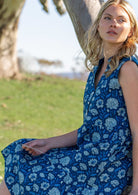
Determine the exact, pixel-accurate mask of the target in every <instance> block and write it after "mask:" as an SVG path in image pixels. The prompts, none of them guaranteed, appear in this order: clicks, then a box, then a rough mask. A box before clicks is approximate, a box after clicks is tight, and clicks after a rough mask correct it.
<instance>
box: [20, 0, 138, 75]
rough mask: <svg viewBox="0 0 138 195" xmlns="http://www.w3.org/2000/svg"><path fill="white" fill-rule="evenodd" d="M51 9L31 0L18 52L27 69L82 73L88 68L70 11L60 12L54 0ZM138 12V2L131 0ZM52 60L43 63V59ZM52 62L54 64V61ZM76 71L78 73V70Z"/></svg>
mask: <svg viewBox="0 0 138 195" xmlns="http://www.w3.org/2000/svg"><path fill="white" fill-rule="evenodd" d="M48 3H49V13H48V14H47V13H46V12H44V11H43V9H42V5H41V4H40V2H39V1H38V0H27V1H26V3H25V6H24V8H23V11H22V13H21V17H20V21H19V31H18V42H17V46H18V56H19V57H20V58H22V59H23V60H22V66H23V68H24V70H25V71H28V72H32V73H37V72H39V71H41V72H45V73H47V74H59V75H62V76H67V77H70V78H72V77H79V76H80V73H82V72H85V66H84V58H85V56H84V54H83V52H82V50H81V48H80V45H79V43H78V40H77V37H76V34H75V31H74V29H73V25H72V23H71V20H70V18H69V16H68V13H67V12H66V13H65V14H64V15H62V16H60V15H59V14H58V13H57V11H56V8H55V6H54V4H53V2H52V1H51V0H49V2H48ZM129 3H130V4H131V5H132V6H133V8H134V10H135V11H136V15H137V16H138V12H137V10H138V3H137V2H136V1H135V0H131V1H130V0H129ZM42 59H43V60H48V61H52V63H53V65H52V66H41V65H40V64H39V62H41V61H40V60H42ZM52 63H51V64H52ZM74 73H75V74H74Z"/></svg>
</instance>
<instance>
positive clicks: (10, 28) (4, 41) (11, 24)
mask: <svg viewBox="0 0 138 195" xmlns="http://www.w3.org/2000/svg"><path fill="white" fill-rule="evenodd" d="M39 1H40V3H41V4H42V5H43V9H44V10H45V11H46V12H48V0H39ZM63 2H64V4H65V7H66V9H67V11H68V13H69V16H70V18H71V20H72V23H73V26H74V29H75V32H76V34H77V37H78V40H79V43H80V45H81V47H82V49H83V50H84V52H85V47H84V33H85V32H86V30H87V29H88V27H89V25H92V23H93V20H94V18H95V16H96V15H97V12H98V10H99V9H100V6H101V3H102V2H103V1H102V0H63V1H62V0H53V3H54V4H55V6H56V9H57V11H58V12H59V14H61V15H62V14H64V13H65V7H64V6H63ZM24 3H25V0H0V78H14V77H17V76H18V73H19V69H18V62H17V53H16V42H17V31H18V22H19V18H20V14H21V11H22V8H23V6H24ZM61 30H62V29H61Z"/></svg>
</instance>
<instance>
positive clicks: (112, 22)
mask: <svg viewBox="0 0 138 195" xmlns="http://www.w3.org/2000/svg"><path fill="white" fill-rule="evenodd" d="M111 26H112V27H116V26H117V21H116V20H115V19H113V20H112V21H111Z"/></svg>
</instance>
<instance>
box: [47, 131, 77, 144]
mask: <svg viewBox="0 0 138 195" xmlns="http://www.w3.org/2000/svg"><path fill="white" fill-rule="evenodd" d="M77 133H78V130H75V131H72V132H70V133H67V134H64V135H60V136H56V137H51V138H48V139H47V141H48V142H50V143H51V148H63V147H70V146H75V145H76V144H77Z"/></svg>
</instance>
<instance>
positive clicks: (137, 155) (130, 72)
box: [119, 61, 138, 195]
mask: <svg viewBox="0 0 138 195" xmlns="http://www.w3.org/2000/svg"><path fill="white" fill-rule="evenodd" d="M119 81H120V84H121V87H122V90H123V94H124V98H125V102H126V106H127V113H128V118H129V123H130V128H131V132H132V138H133V184H132V191H131V193H130V194H131V195H136V194H138V67H137V66H136V64H135V63H134V62H130V61H129V62H126V63H125V64H124V66H123V67H122V68H121V71H120V76H119Z"/></svg>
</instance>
